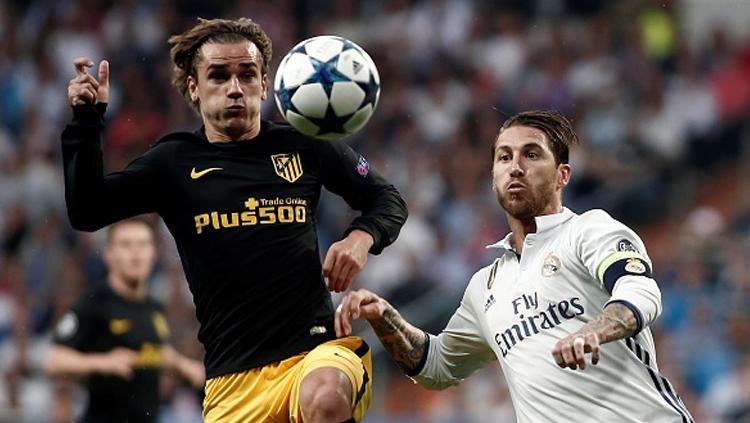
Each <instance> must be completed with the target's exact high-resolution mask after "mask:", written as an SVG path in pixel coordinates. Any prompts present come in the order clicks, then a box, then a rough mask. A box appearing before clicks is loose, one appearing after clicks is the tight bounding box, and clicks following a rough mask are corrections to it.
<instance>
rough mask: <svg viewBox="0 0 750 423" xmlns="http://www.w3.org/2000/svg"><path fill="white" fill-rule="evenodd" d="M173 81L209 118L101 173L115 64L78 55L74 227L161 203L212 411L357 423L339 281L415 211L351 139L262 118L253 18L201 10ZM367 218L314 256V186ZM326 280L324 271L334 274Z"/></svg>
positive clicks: (178, 44) (72, 131)
mask: <svg viewBox="0 0 750 423" xmlns="http://www.w3.org/2000/svg"><path fill="white" fill-rule="evenodd" d="M170 43H171V44H172V50H171V54H172V59H173V61H174V64H175V67H174V74H173V76H174V77H173V84H174V85H175V86H176V88H177V89H178V90H179V91H180V93H182V94H183V95H184V96H185V98H186V99H187V101H188V102H189V103H190V105H191V106H192V107H193V108H194V109H195V110H196V111H197V112H198V114H199V115H200V116H201V118H202V121H203V126H202V127H201V128H199V129H198V130H197V131H195V132H192V133H191V132H178V133H173V134H170V135H167V136H165V137H163V138H162V139H160V140H159V141H157V142H156V144H155V145H154V146H152V148H151V149H150V150H149V151H148V152H146V153H145V154H144V155H143V156H141V157H140V158H138V159H136V160H135V161H133V162H132V163H131V164H129V165H128V166H127V167H126V168H125V169H124V170H122V171H120V172H115V173H112V174H109V175H106V176H104V175H103V171H102V168H103V166H102V158H101V155H102V152H101V149H100V138H101V133H102V130H103V127H104V112H105V109H106V105H107V102H108V100H109V64H108V63H107V62H106V61H102V62H101V63H100V64H99V71H98V77H94V76H92V75H89V74H88V73H87V71H86V69H87V68H88V67H91V66H93V65H94V63H93V62H92V61H91V60H90V59H87V58H79V59H76V60H75V63H74V65H75V69H76V74H77V75H76V77H75V78H74V79H73V80H71V81H70V84H69V85H68V98H69V101H70V103H71V105H72V106H73V116H74V117H73V122H72V123H71V124H69V125H68V126H67V127H66V129H65V131H64V132H63V134H62V146H63V159H64V165H65V187H66V202H67V206H68V215H69V218H70V221H71V223H72V224H73V226H74V227H75V228H76V229H79V230H88V231H92V230H96V229H98V228H100V227H102V226H104V225H107V224H109V223H111V222H114V221H117V220H119V219H123V218H125V217H128V216H132V215H137V214H141V213H147V212H157V213H158V214H159V215H160V216H161V217H162V219H163V220H164V222H165V223H166V225H167V227H168V228H169V230H170V232H171V233H172V235H173V236H174V239H175V241H176V244H177V249H178V250H179V253H180V257H181V259H182V263H183V268H184V270H185V275H186V277H187V280H188V284H189V287H190V290H191V292H192V293H193V299H194V302H195V306H196V314H197V317H198V320H199V322H200V324H201V327H200V331H199V334H198V337H199V340H200V341H201V342H202V343H203V345H204V347H205V349H206V355H205V364H206V375H207V378H208V380H207V383H206V398H205V400H204V410H203V415H204V418H205V420H206V421H207V422H219V421H220V422H271V421H273V422H284V421H290V422H302V421H304V422H305V423H319V422H326V423H328V422H335V423H339V422H350V421H359V420H361V419H362V417H363V416H364V413H365V411H366V409H367V407H368V405H369V401H370V390H371V383H372V369H371V366H372V365H371V360H370V354H369V348H368V347H367V345H366V344H365V343H364V342H363V341H362V340H361V339H359V338H356V337H348V338H342V339H336V334H335V330H334V324H333V322H334V310H333V306H332V301H331V296H330V293H329V292H328V290H333V291H337V292H340V291H344V290H346V289H347V288H348V286H349V284H350V283H351V281H352V279H353V278H354V277H355V276H356V275H357V273H358V272H359V271H361V270H362V268H363V266H364V265H365V262H366V260H367V255H368V253H373V254H378V253H380V252H381V251H382V250H383V248H385V247H386V246H388V245H389V244H390V243H392V242H393V241H394V240H395V239H396V236H397V235H398V232H399V230H400V229H401V226H402V225H403V224H404V222H405V220H406V216H407V211H406V206H405V204H404V201H403V200H402V198H401V196H400V195H399V193H398V191H397V190H396V189H395V188H394V187H393V186H392V185H391V184H389V183H388V182H387V181H386V180H385V179H383V178H382V177H381V176H380V175H379V174H378V173H377V172H375V171H374V170H373V169H371V168H370V165H369V164H368V163H367V161H366V160H365V158H364V157H362V156H361V155H360V154H358V153H357V152H355V151H354V150H352V149H351V148H350V147H348V146H347V145H346V144H345V143H343V142H322V141H318V140H314V139H310V138H307V137H305V136H303V135H301V134H299V133H298V132H296V131H294V130H292V129H291V128H290V127H289V126H287V125H280V124H275V123H271V122H269V121H266V120H262V119H261V116H260V111H261V103H262V101H263V100H265V99H266V97H267V95H268V94H267V92H268V77H267V70H268V64H269V63H270V60H271V41H270V40H269V39H268V37H267V36H266V34H265V33H264V32H263V30H262V29H261V28H260V27H259V26H258V25H257V24H256V23H254V22H253V21H251V20H249V19H245V18H242V19H238V20H221V19H214V20H200V21H199V23H198V24H197V25H196V26H194V27H193V28H191V29H190V30H188V31H186V32H185V33H183V34H180V35H177V36H173V37H172V38H170ZM323 186H325V187H326V188H327V189H328V190H330V191H332V192H334V193H336V194H338V195H340V196H341V197H343V198H344V199H345V200H346V202H347V203H348V204H349V205H350V206H351V207H352V208H353V209H355V210H359V211H361V215H360V216H359V217H357V218H355V219H354V221H353V222H352V223H351V224H350V226H349V227H348V229H347V230H346V231H345V233H344V234H343V237H342V239H341V240H340V241H338V242H336V243H334V244H333V245H332V246H331V247H330V248H329V250H328V251H327V253H326V256H325V258H324V260H323V264H322V265H321V262H320V255H319V251H318V243H317V234H316V228H315V227H316V209H317V205H318V200H319V197H320V190H321V188H322V187H323ZM324 277H325V278H327V279H328V285H327V288H328V289H326V282H325V280H324Z"/></svg>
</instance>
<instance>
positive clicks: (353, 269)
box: [343, 262, 362, 291]
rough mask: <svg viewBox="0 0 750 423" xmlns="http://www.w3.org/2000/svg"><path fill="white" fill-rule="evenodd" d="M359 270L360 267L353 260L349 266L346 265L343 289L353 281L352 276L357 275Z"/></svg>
mask: <svg viewBox="0 0 750 423" xmlns="http://www.w3.org/2000/svg"><path fill="white" fill-rule="evenodd" d="M360 271H362V268H361V267H360V266H359V265H357V263H354V262H353V263H352V264H351V266H349V267H347V270H346V273H345V275H344V287H343V290H344V291H346V290H347V289H349V287H350V286H351V285H352V282H353V281H354V278H356V277H357V275H358V274H359V272H360Z"/></svg>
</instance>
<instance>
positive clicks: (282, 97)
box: [276, 78, 299, 113]
mask: <svg viewBox="0 0 750 423" xmlns="http://www.w3.org/2000/svg"><path fill="white" fill-rule="evenodd" d="M298 88H299V87H294V88H292V89H287V88H286V84H284V79H283V78H282V80H281V85H280V86H279V89H278V90H276V95H277V96H278V98H279V102H280V103H281V107H282V108H283V109H284V110H283V111H282V113H286V111H287V110H289V109H291V110H293V111H295V112H297V110H296V108H295V107H294V104H292V96H293V95H294V93H295V92H296V91H297V89H298Z"/></svg>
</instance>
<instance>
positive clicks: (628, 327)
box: [581, 303, 638, 344]
mask: <svg viewBox="0 0 750 423" xmlns="http://www.w3.org/2000/svg"><path fill="white" fill-rule="evenodd" d="M637 328H638V321H637V320H636V318H635V315H634V314H633V312H632V311H630V309H629V308H627V307H625V306H624V305H622V304H619V303H612V304H610V305H608V306H607V307H605V308H604V311H603V312H602V313H601V314H600V315H598V316H596V317H595V318H594V320H592V321H590V322H588V323H587V324H586V325H585V326H584V327H583V329H582V330H581V332H587V331H588V332H594V333H596V334H598V335H599V342H600V343H602V344H605V343H607V342H612V341H617V340H618V339H623V338H627V337H628V336H631V335H633V333H635V331H636V329H637Z"/></svg>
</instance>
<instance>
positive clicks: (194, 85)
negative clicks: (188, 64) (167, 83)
mask: <svg viewBox="0 0 750 423" xmlns="http://www.w3.org/2000/svg"><path fill="white" fill-rule="evenodd" d="M187 83H188V93H189V94H190V101H192V102H193V103H196V102H197V101H198V81H197V80H196V79H195V78H193V77H192V76H188V77H187Z"/></svg>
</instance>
